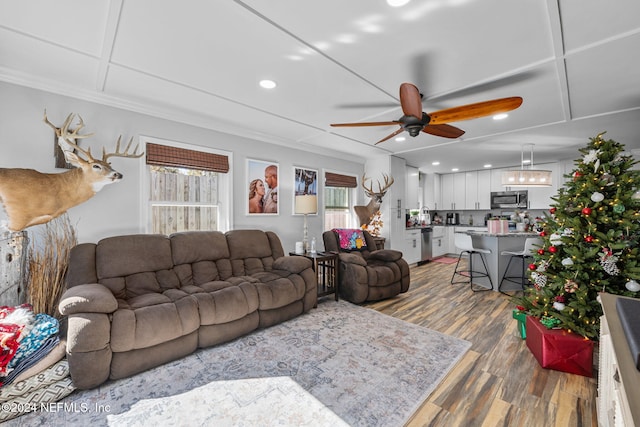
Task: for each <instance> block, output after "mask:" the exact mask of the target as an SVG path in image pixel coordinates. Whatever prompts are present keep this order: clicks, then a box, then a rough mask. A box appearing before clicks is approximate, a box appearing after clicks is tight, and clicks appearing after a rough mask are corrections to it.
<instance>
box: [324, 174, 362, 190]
mask: <svg viewBox="0 0 640 427" xmlns="http://www.w3.org/2000/svg"><path fill="white" fill-rule="evenodd" d="M324 185H325V187H347V188H356V187H357V186H358V180H357V178H356V177H355V176H349V175H341V174H338V173H332V172H325V173H324Z"/></svg>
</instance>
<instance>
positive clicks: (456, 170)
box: [451, 168, 460, 172]
mask: <svg viewBox="0 0 640 427" xmlns="http://www.w3.org/2000/svg"><path fill="white" fill-rule="evenodd" d="M459 170H460V169H458V168H451V172H458V171H459Z"/></svg>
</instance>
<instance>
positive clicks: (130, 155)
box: [102, 135, 144, 162]
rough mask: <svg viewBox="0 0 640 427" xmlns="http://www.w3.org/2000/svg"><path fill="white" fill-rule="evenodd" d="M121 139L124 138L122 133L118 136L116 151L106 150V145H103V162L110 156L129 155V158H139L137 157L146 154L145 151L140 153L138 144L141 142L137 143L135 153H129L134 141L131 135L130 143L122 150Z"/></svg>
mask: <svg viewBox="0 0 640 427" xmlns="http://www.w3.org/2000/svg"><path fill="white" fill-rule="evenodd" d="M121 139H122V135H120V136H119V137H118V142H117V143H116V151H115V152H114V153H107V152H106V151H105V149H104V147H102V161H103V162H106V161H107V159H108V158H109V157H129V158H134V159H137V158H139V157H142V156H143V155H144V153H140V154H138V146H139V145H140V144H136V148H135V149H134V150H133V153H131V154H129V148H131V144H132V143H133V137H131V139H130V140H129V143H128V144H127V147H126V148H125V149H124V151H123V152H120V140H121Z"/></svg>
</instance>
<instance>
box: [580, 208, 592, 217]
mask: <svg viewBox="0 0 640 427" xmlns="http://www.w3.org/2000/svg"><path fill="white" fill-rule="evenodd" d="M582 215H584V216H589V215H591V208H584V209H582Z"/></svg>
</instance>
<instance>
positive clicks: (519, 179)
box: [502, 169, 552, 187]
mask: <svg viewBox="0 0 640 427" xmlns="http://www.w3.org/2000/svg"><path fill="white" fill-rule="evenodd" d="M551 176H552V174H551V171H549V170H541V169H514V170H507V171H504V172H502V185H504V186H505V187H549V186H551V185H552V182H551Z"/></svg>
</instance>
